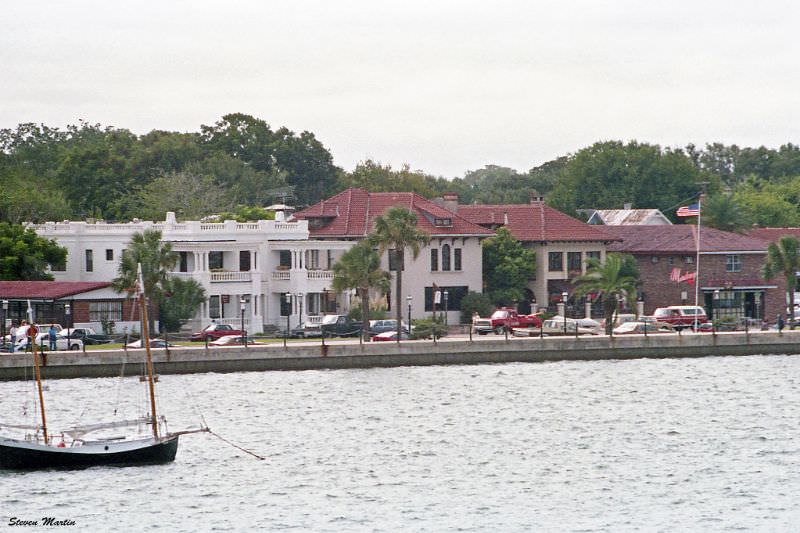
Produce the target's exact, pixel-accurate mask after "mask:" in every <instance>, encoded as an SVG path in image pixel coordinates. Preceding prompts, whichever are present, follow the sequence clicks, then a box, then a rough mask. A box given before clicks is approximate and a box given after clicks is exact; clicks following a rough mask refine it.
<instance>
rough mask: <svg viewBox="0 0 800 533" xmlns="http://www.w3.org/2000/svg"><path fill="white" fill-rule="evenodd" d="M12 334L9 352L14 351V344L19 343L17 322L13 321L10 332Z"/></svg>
mask: <svg viewBox="0 0 800 533" xmlns="http://www.w3.org/2000/svg"><path fill="white" fill-rule="evenodd" d="M8 333H9V334H10V335H11V347H10V348H9V349H8V351H9V352H11V353H14V346H15V345H16V344H17V322H16V320H15V321H12V322H11V331H9V332H8Z"/></svg>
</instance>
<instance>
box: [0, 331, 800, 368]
mask: <svg viewBox="0 0 800 533" xmlns="http://www.w3.org/2000/svg"><path fill="white" fill-rule="evenodd" d="M757 354H800V330H797V331H784V332H783V333H778V332H774V331H769V332H761V331H759V332H750V333H745V332H726V333H718V334H716V335H714V334H711V333H703V334H694V333H687V334H683V335H677V334H676V335H664V334H662V335H650V336H647V337H645V336H642V335H626V336H616V337H607V336H604V335H603V336H582V337H546V338H541V339H540V338H509V339H505V338H504V337H494V336H491V337H475V338H473V340H469V339H466V338H446V339H443V340H441V341H439V342H437V343H433V342H431V341H404V342H402V343H400V344H397V343H394V342H383V343H367V344H359V343H358V341H339V342H327V343H326V344H325V345H322V343H321V342H319V341H316V342H311V341H309V342H302V343H293V344H290V345H289V346H288V347H283V346H282V345H280V344H278V345H275V344H273V345H258V346H251V347H248V348H244V347H225V348H205V347H204V346H198V347H180V348H178V347H175V348H170V349H169V350H168V351H167V350H164V349H154V350H153V358H154V363H155V365H156V371H157V372H158V373H161V374H191V373H201V372H247V371H265V370H312V369H338V368H366V367H396V366H418V365H451V364H482V363H506V362H544V361H578V360H586V361H600V360H613V359H636V358H679V357H706V356H746V355H757ZM45 359H46V360H45V364H44V366H43V369H42V371H43V376H44V377H45V378H50V379H58V378H77V377H111V376H119V375H121V374H126V375H131V374H135V373H138V371H139V363H140V362H141V361H142V360H143V359H144V350H128V351H127V352H125V351H123V350H96V351H90V352H86V353H81V352H58V353H51V354H48V355H47V356H46V358H45ZM30 367H31V358H30V354H13V355H10V354H9V355H3V356H1V357H0V380H18V379H26V378H27V377H30Z"/></svg>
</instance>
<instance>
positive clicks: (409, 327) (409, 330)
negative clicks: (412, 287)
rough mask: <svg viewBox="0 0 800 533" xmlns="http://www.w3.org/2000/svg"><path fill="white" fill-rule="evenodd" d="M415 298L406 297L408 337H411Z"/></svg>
mask: <svg viewBox="0 0 800 533" xmlns="http://www.w3.org/2000/svg"><path fill="white" fill-rule="evenodd" d="M412 300H414V298H413V297H412V296H411V295H410V294H409V295H408V296H406V302H407V303H408V336H409V337H410V336H411V302H412Z"/></svg>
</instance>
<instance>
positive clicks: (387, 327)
mask: <svg viewBox="0 0 800 533" xmlns="http://www.w3.org/2000/svg"><path fill="white" fill-rule="evenodd" d="M400 329H401V331H402V332H404V333H408V324H406V323H405V322H401V324H400ZM386 331H397V320H370V321H369V335H370V337H373V336H375V335H378V334H379V333H384V332H386Z"/></svg>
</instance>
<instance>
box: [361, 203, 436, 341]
mask: <svg viewBox="0 0 800 533" xmlns="http://www.w3.org/2000/svg"><path fill="white" fill-rule="evenodd" d="M373 228H374V229H373V231H372V234H371V235H370V236H369V239H368V242H369V245H370V246H377V247H378V253H379V254H380V255H383V253H384V252H386V251H387V250H388V251H389V269H390V270H392V268H391V267H392V264H394V267H395V268H394V270H395V293H394V301H393V305H394V308H395V311H396V313H395V314H396V319H397V342H400V334H401V329H402V320H403V306H402V305H401V295H402V294H403V268H404V266H405V263H404V259H405V251H406V248H408V249H409V250H410V251H411V255H412V256H413V258H414V259H416V258H417V256H418V255H419V251H420V249H421V248H422V247H423V246H427V244H428V243H429V242H430V240H431V238H430V235H428V234H427V233H425V232H423V231H420V230H418V229H417V215H415V214H414V213H413V212H411V211H409V210H408V209H406V208H404V207H399V206H396V207H392V208H389V209H388V210H387V211H386V212H385V213H384V214H382V215H381V216H379V217H376V218H375V221H374V225H373ZM409 326H410V324H409Z"/></svg>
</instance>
